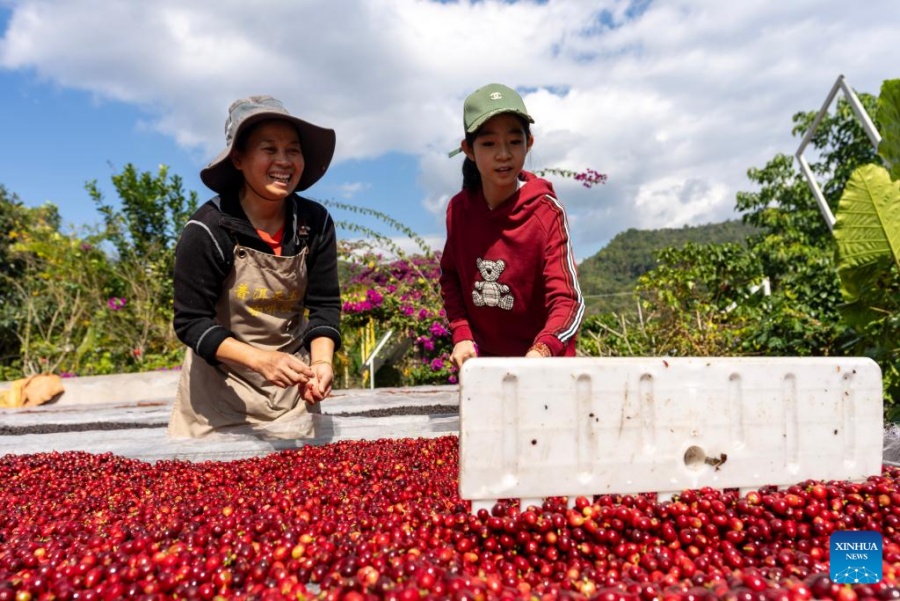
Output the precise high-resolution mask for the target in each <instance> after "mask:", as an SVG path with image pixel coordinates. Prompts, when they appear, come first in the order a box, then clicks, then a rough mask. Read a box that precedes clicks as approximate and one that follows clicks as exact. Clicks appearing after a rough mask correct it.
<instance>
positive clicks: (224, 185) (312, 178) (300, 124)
mask: <svg viewBox="0 0 900 601" xmlns="http://www.w3.org/2000/svg"><path fill="white" fill-rule="evenodd" d="M268 119H281V120H283V121H288V122H289V123H291V124H292V125H294V127H296V128H297V131H298V133H299V135H300V149H301V150H302V152H303V162H304V166H303V174H302V175H301V176H300V181H299V182H297V187H296V188H294V190H293V191H294V192H296V191H299V190H306V189H307V188H309V187H311V186H312V185H313V184H315V183H316V182H317V181H319V179H321V177H322V176H323V175H325V172H326V171H328V166H329V165H330V164H331V159H332V158H333V157H334V149H335V145H336V142H337V137H336V135H335V133H334V130H333V129H328V128H325V127H319V126H318V125H314V124H312V123H310V122H308V121H304V120H303V119H298V118H297V117H294V116H292V115H285V114H284V113H278V112H268V111H266V112H259V113H256V114H254V115H250V116H249V117H247V118H245V119H244V120H243V121H242V122H241V125H240V127H239V128H238V130H237V131H236V132H235V135H234V139H237V138H238V137H239V136H240V135H241V132H243V131H244V130H245V129H246V128H247V127H248V126H250V125H253V124H254V123H258V122H259V121H265V120H268ZM232 148H233V141H232V144H229V145H228V146H227V147H226V148H225V149H224V150H223V151H222V152H220V153H219V154H218V156H216V158H215V159H213V160H212V161H210V163H209V165H207V166H206V167H205V168H203V169H202V170H201V171H200V180H201V181H202V182H203V183H204V184H206V187H208V188H209V189H210V190H212V191H213V192H216V193H217V194H221V193H222V192H224V191H225V190H228V189H230V188H233V187H235V186H238V185H240V183H241V180H242V175H241V172H240V171H238V170H237V169H236V168H235V167H234V165H233V164H232V162H231V159H230V158H229V157H230V155H231V151H232Z"/></svg>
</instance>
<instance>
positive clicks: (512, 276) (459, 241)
mask: <svg viewBox="0 0 900 601" xmlns="http://www.w3.org/2000/svg"><path fill="white" fill-rule="evenodd" d="M463 123H464V126H465V132H466V137H465V139H464V140H463V141H462V143H461V145H460V149H459V150H457V151H454V152H453V153H451V156H452V155H454V154H456V153H458V152H460V151H462V152H463V153H465V155H466V159H465V162H464V164H463V167H462V172H463V189H462V191H461V192H460V193H459V194H457V195H456V196H454V197H453V198H452V199H451V200H450V204H449V205H448V206H447V241H446V243H445V245H444V252H443V255H442V257H441V278H440V284H441V294H442V296H443V300H444V309H445V311H446V313H447V318H448V319H449V320H450V329H451V331H452V334H453V344H454V346H453V353H452V354H451V356H450V359H451V361H452V362H453V364H454V365H456V366H457V367H458V368H459V367H462V364H463V363H464V362H465V361H466V360H467V359H469V358H471V357H475V356H519V357H521V356H526V357H559V356H573V355H574V354H575V339H576V334H577V333H578V328H579V326H580V325H581V320H582V317H583V316H584V301H583V300H582V297H581V289H580V288H579V286H578V276H577V274H576V271H575V258H574V255H573V253H572V247H571V244H570V241H569V226H568V223H567V221H566V213H565V209H563V206H562V204H560V202H559V201H558V200H557V199H556V196H555V194H554V192H553V187H552V186H551V184H550V183H549V182H548V181H546V180H544V179H541V178H539V177H536V176H534V175H533V174H531V173H528V172H527V171H523V167H524V165H525V157H526V156H527V154H528V151H529V150H530V149H531V146H532V145H533V144H534V137H533V136H532V135H531V127H530V125H531V124H532V123H534V119H532V118H531V115H529V114H528V111H527V110H526V108H525V103H524V102H523V101H522V98H521V97H520V96H519V95H518V94H517V93H516V92H515V91H514V90H512V89H510V88H508V87H506V86H504V85H500V84H490V85H487V86H484V87H483V88H480V89H478V90H476V91H475V92H473V93H472V94H471V95H469V97H468V98H466V102H465V105H464V107H463Z"/></svg>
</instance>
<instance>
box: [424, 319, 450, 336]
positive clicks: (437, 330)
mask: <svg viewBox="0 0 900 601" xmlns="http://www.w3.org/2000/svg"><path fill="white" fill-rule="evenodd" d="M428 331H429V332H431V335H432V336H434V337H435V338H442V337H444V336H449V335H450V331H449V330H448V329H447V328H445V327H444V324H442V323H441V322H439V321H436V322H434V323H433V324H431V327H430V328H428Z"/></svg>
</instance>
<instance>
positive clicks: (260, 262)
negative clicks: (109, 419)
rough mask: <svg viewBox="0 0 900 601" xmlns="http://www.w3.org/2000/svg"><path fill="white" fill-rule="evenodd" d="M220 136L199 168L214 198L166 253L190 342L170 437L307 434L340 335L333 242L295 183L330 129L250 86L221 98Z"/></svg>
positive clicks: (308, 176) (322, 215) (317, 156)
mask: <svg viewBox="0 0 900 601" xmlns="http://www.w3.org/2000/svg"><path fill="white" fill-rule="evenodd" d="M225 142H226V147H225V149H224V150H223V151H222V152H221V153H220V154H219V155H218V156H217V157H216V158H215V159H214V160H213V161H212V162H211V163H210V164H209V165H208V166H207V167H206V168H204V169H203V170H202V171H201V172H200V178H201V179H202V180H203V183H204V184H206V185H207V186H208V187H209V188H210V189H211V190H213V191H214V192H216V194H217V196H215V197H214V198H212V199H211V200H209V201H208V202H206V203H205V204H204V205H203V206H201V207H200V208H199V209H198V210H197V212H196V213H195V214H194V215H193V216H192V217H191V219H190V221H189V222H188V223H187V225H186V226H185V228H184V231H183V232H182V234H181V238H180V239H179V242H178V245H177V247H176V251H175V253H176V257H175V274H174V277H175V319H174V327H175V332H176V333H177V335H178V338H179V339H180V340H181V341H182V342H184V344H186V345H187V346H188V350H187V354H186V356H185V361H184V365H183V368H182V375H181V380H180V382H179V386H178V391H177V394H176V400H175V406H174V408H173V411H172V416H171V418H170V420H169V435H170V436H176V437H183V436H188V437H202V436H207V435H210V434H212V433H216V432H220V433H222V432H225V433H252V434H255V435H261V436H263V437H267V438H268V437H271V438H303V437H309V436H313V435H314V427H313V421H312V418H311V416H310V412H315V411H317V407H316V404H317V403H318V402H319V401H321V400H322V399H324V398H325V397H327V396H328V395H329V394H330V392H331V386H332V379H333V377H334V373H333V368H332V358H333V355H334V352H335V350H337V349H338V348H339V347H340V344H341V335H340V331H339V329H338V327H339V318H340V307H341V302H340V288H339V285H338V276H337V244H336V238H335V227H334V221H333V220H332V219H331V216H330V215H329V213H328V211H327V210H326V209H325V207H323V206H322V205H320V204H318V203H316V202H313V201H312V200H309V199H306V198H303V197H302V196H299V195H298V194H297V193H296V192H297V191H300V190H306V189H307V188H309V187H310V186H312V185H313V184H314V183H315V182H316V181H318V180H319V178H321V177H322V175H323V174H324V173H325V171H326V170H327V169H328V165H329V164H330V162H331V158H332V156H333V154H334V147H335V134H334V131H333V130H331V129H325V128H322V127H319V126H316V125H313V124H312V123H309V122H307V121H304V120H302V119H299V118H297V117H294V116H292V115H291V114H290V113H288V111H287V110H286V109H285V108H284V106H283V105H282V104H281V103H280V102H279V101H278V100H276V99H274V98H272V97H271V96H251V97H248V98H242V99H240V100H237V101H235V102H234V103H232V105H231V107H230V108H229V111H228V119H227V121H226V122H225ZM307 311H308V319H307V315H306V314H307Z"/></svg>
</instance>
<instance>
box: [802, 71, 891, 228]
mask: <svg viewBox="0 0 900 601" xmlns="http://www.w3.org/2000/svg"><path fill="white" fill-rule="evenodd" d="M838 90H841V91H842V92H843V93H844V97H845V98H846V99H847V101H848V102H849V103H850V108H852V109H853V113H854V114H855V115H856V118H857V119H859V122H860V125H862V127H863V129H864V130H865V132H866V135H867V136H869V140H870V141H871V142H872V145H873V146H875V149H876V150H877V149H878V144H880V143H881V134H879V133H878V130H877V129H875V124H874V123H872V119H870V118H869V114H868V113H866V109H864V108H863V106H862V103H861V102H860V101H859V98H858V97H857V96H856V93H855V92H854V91H853V88H851V87H850V86H849V85H848V84H847V81H846V80H845V79H844V76H843V75H838V78H837V81H835V82H834V85H833V86H832V87H831V91H830V92H828V96H827V97H826V98H825V102H824V103H823V104H822V108H821V109H819V113H818V114H817V115H816V118H815V119H814V120H813V123H812V126H810V128H809V131H807V132H806V135H805V136H803V140H802V141H801V142H800V146H799V147H798V148H797V152H796V153H795V155H794V156H796V157H797V162H798V163H800V170H801V171H802V172H803V175H804V176H805V177H806V181H807V183H808V184H809V187H810V189H811V190H812V193H813V196H815V197H816V202H817V203H818V204H819V210H820V211H821V212H822V217H823V218H824V219H825V222H826V223H827V224H828V229H829V230H833V229H834V222H835V219H834V214H833V213H832V212H831V209H830V208H829V207H828V203H827V202H826V201H825V196H824V195H823V194H822V189H821V188H819V184H818V182H817V181H816V178H815V177H814V176H813V172H812V169H810V167H809V163H807V162H806V159H805V158H804V157H803V152H804V151H805V150H806V147H807V145H809V142H810V140H812V137H813V135H815V133H816V129H818V127H819V123H821V121H822V118H823V117H824V116H825V113H827V112H828V109H829V107H831V103H832V102H834V98H835V96H837V93H838Z"/></svg>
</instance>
